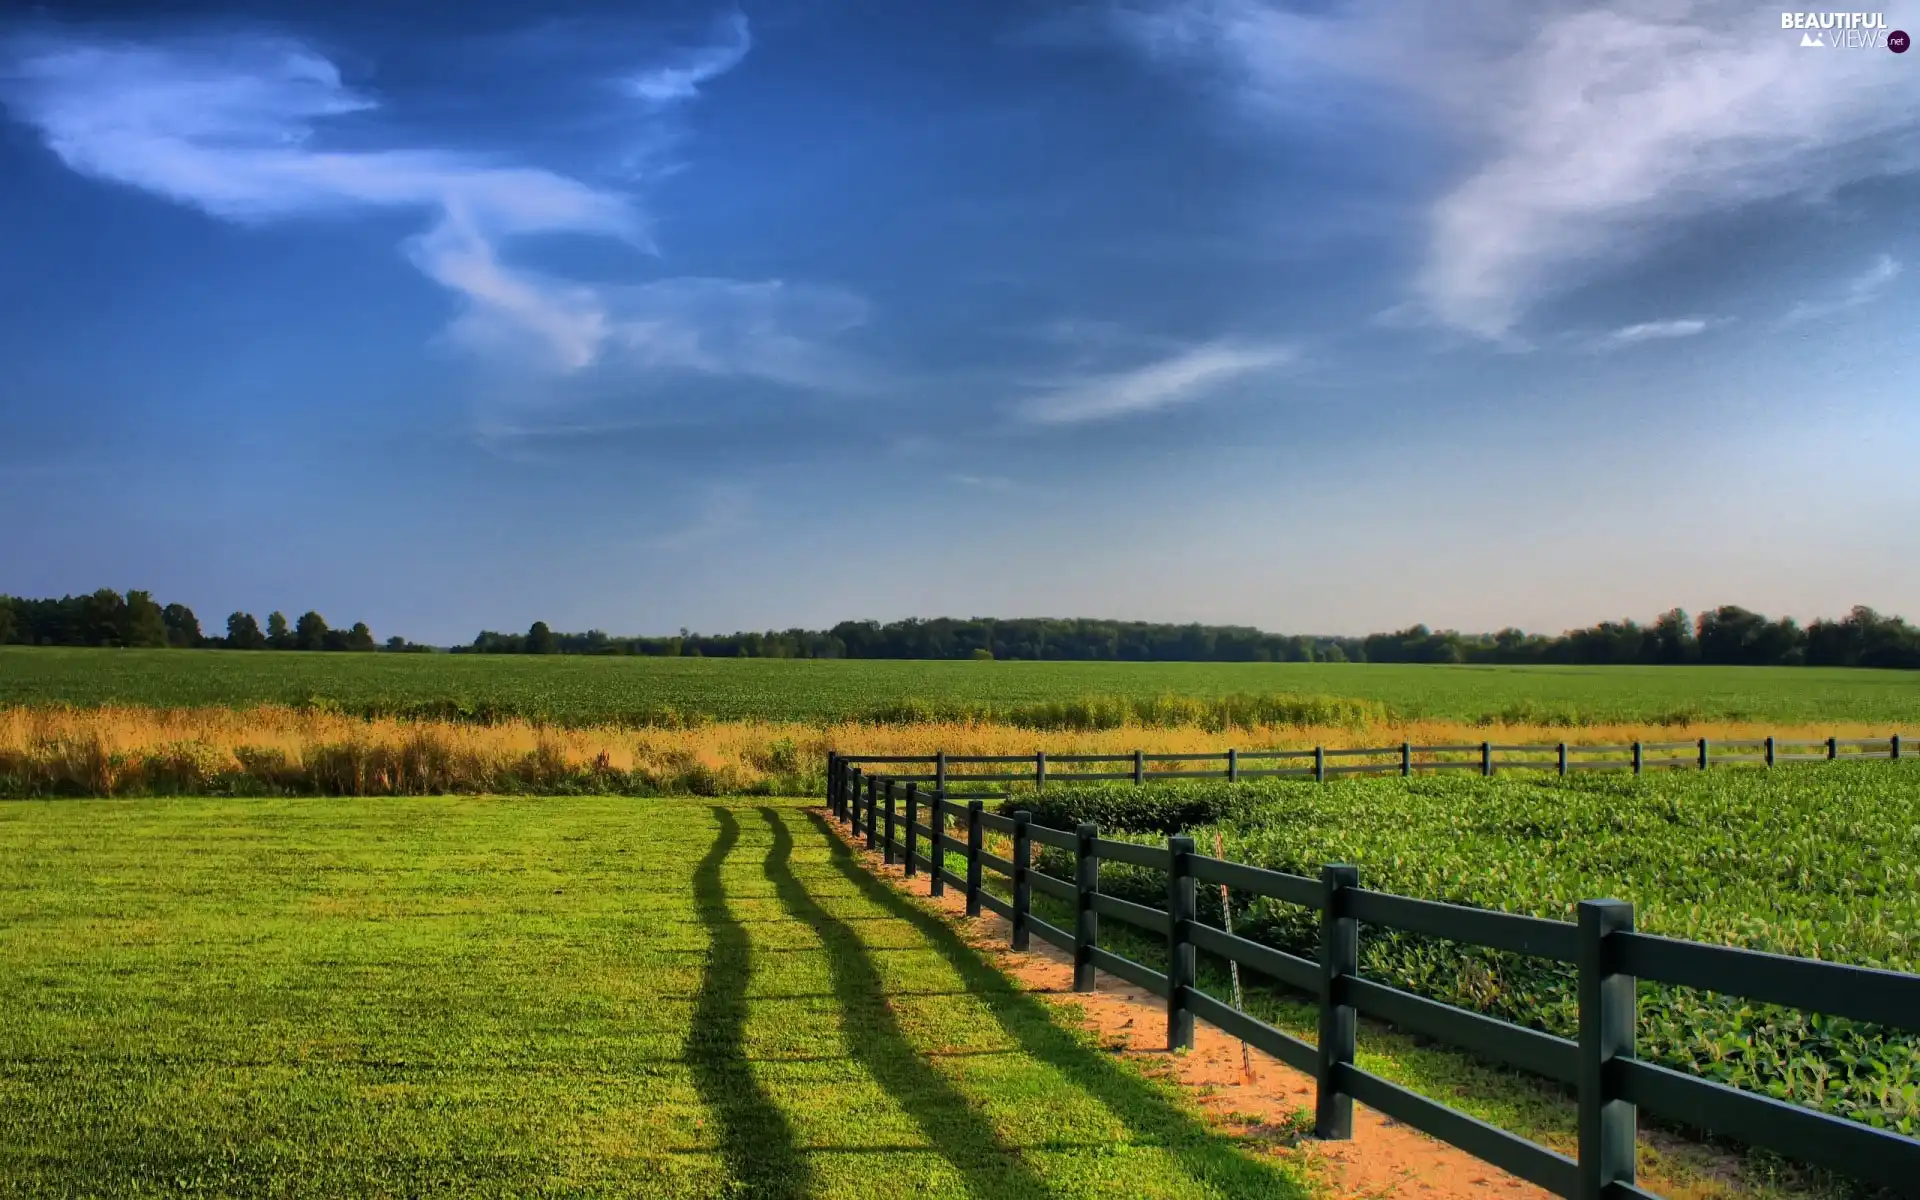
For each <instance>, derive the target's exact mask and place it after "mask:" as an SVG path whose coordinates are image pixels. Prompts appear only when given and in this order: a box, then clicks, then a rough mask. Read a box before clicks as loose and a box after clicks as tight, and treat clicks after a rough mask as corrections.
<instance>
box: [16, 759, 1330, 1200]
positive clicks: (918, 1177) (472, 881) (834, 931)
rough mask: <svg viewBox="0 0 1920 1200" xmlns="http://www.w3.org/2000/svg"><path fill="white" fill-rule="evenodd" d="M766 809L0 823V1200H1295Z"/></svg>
mask: <svg viewBox="0 0 1920 1200" xmlns="http://www.w3.org/2000/svg"><path fill="white" fill-rule="evenodd" d="M765 807H767V808H769V809H770V810H771V812H772V815H773V818H774V820H775V822H777V823H778V824H779V825H780V826H782V827H783V828H784V830H785V833H784V834H777V832H776V830H775V827H774V823H770V822H769V820H768V819H767V818H765V817H756V815H755V814H754V812H753V810H752V809H748V808H742V807H736V806H729V805H726V804H724V803H722V804H718V805H714V804H710V803H708V802H705V801H701V802H693V801H677V800H668V801H649V802H645V803H636V802H634V801H631V800H623V799H618V798H608V797H570V798H564V799H549V800H527V799H502V798H499V797H429V798H407V799H400V800H395V799H390V798H389V799H377V800H285V799H282V800H261V801H238V802H236V801H209V800H205V799H172V800H143V801H117V800H99V801H61V802H54V803H42V802H9V803H6V804H0V1012H4V1013H6V1017H7V1019H6V1020H4V1021H0V1195H8V1196H16V1195H17V1196H22V1197H52V1196H72V1195H113V1196H138V1197H149V1196H151V1197H159V1196H179V1195H185V1194H187V1193H190V1192H212V1193H218V1194H247V1195H265V1194H271V1195H277V1196H286V1197H307V1196H349V1197H358V1196H377V1197H389V1196H391V1197H399V1196H409V1197H441V1196H449V1197H450V1196H479V1197H499V1198H502V1200H504V1198H506V1197H517V1196H551V1197H561V1196H567V1197H571V1196H603V1195H625V1196H643V1197H662V1198H676V1200H677V1198H680V1197H717V1196H767V1195H774V1196H778V1195H800V1194H806V1195H810V1196H821V1197H826V1198H828V1200H834V1198H846V1197H859V1198H860V1200H882V1198H889V1200H890V1198H892V1197H903V1198H904V1197H908V1196H913V1197H919V1196H930V1197H935V1198H937V1200H945V1198H949V1197H956V1198H957V1197H961V1196H971V1195H976V1194H982V1193H988V1192H998V1193H1002V1194H1008V1195H1022V1194H1024V1195H1029V1196H1046V1197H1061V1198H1063V1200H1064V1198H1068V1197H1079V1196H1116V1197H1117V1196H1136V1195H1149V1196H1176V1195H1177V1196H1200V1197H1208V1196H1213V1197H1220V1196H1227V1195H1253V1196H1283V1197H1300V1196H1304V1195H1306V1194H1307V1192H1306V1190H1305V1188H1304V1186H1303V1185H1301V1184H1300V1183H1299V1182H1298V1172H1299V1170H1300V1168H1298V1167H1296V1166H1292V1165H1290V1164H1286V1163H1282V1162H1276V1161H1273V1160H1270V1159H1267V1158H1265V1157H1264V1156H1259V1157H1256V1153H1257V1152H1250V1151H1249V1150H1248V1149H1246V1148H1243V1146H1242V1145H1241V1144H1240V1143H1238V1142H1236V1141H1234V1140H1232V1139H1231V1138H1229V1137H1228V1136H1226V1135H1224V1134H1221V1133H1217V1132H1215V1131H1213V1130H1211V1129H1210V1128H1209V1127H1207V1126H1206V1125H1205V1124H1204V1123H1203V1122H1202V1120H1201V1119H1200V1118H1199V1117H1198V1116H1197V1115H1196V1113H1195V1112H1194V1111H1193V1110H1192V1109H1191V1108H1189V1107H1187V1106H1186V1105H1185V1104H1184V1102H1183V1101H1182V1100H1181V1099H1180V1098H1179V1097H1178V1096H1176V1095H1175V1094H1173V1093H1172V1092H1171V1091H1170V1090H1169V1089H1168V1087H1167V1086H1166V1085H1163V1084H1160V1083H1156V1082H1153V1081H1150V1080H1147V1079H1146V1078H1144V1077H1142V1076H1141V1075H1140V1074H1139V1073H1138V1072H1137V1071H1136V1069H1135V1068H1134V1067H1133V1066H1132V1065H1131V1064H1120V1063H1114V1062H1111V1061H1109V1060H1108V1059H1107V1058H1106V1057H1105V1056H1104V1055H1103V1054H1102V1053H1101V1051H1100V1050H1099V1049H1098V1048H1097V1046H1095V1045H1094V1044H1093V1043H1092V1040H1091V1039H1090V1038H1089V1037H1087V1036H1086V1035H1085V1034H1083V1033H1081V1032H1079V1031H1077V1030H1071V1029H1067V1028H1063V1027H1061V1026H1058V1025H1055V1024H1053V1022H1052V1019H1051V1014H1050V1010H1049V1009H1048V1008H1047V1007H1046V1006H1045V1005H1044V1004H1042V1003H1041V1002H1040V1001H1039V1000H1037V999H1034V998H1032V997H1023V996H1020V995H1018V994H1017V993H1014V992H1012V991H1011V989H1010V984H1009V983H1008V981H1007V980H1006V979H1005V978H1004V977H1003V976H1001V975H1000V974H999V973H998V972H996V971H995V970H993V968H992V967H991V966H990V964H988V963H987V962H986V961H985V960H984V959H982V958H981V957H980V956H979V955H978V954H976V953H975V952H974V951H973V950H971V949H970V948H968V947H967V946H966V945H965V943H964V942H962V941H960V940H959V939H958V938H957V936H956V935H954V934H953V932H952V931H951V930H949V929H946V928H945V927H944V926H943V925H942V924H941V923H940V922H938V921H937V919H935V918H932V917H930V916H928V915H927V914H925V913H923V912H920V911H919V910H918V909H917V908H915V907H914V906H913V905H911V904H910V903H904V902H901V901H899V899H898V898H897V897H891V896H887V897H876V896H875V894H874V893H873V892H872V891H871V890H870V889H869V888H868V887H867V886H866V883H867V882H868V881H865V880H859V879H856V878H855V877H853V876H851V875H849V873H848V868H849V867H850V861H849V860H848V858H847V856H846V853H845V851H844V850H836V847H837V845H838V843H837V842H836V841H835V840H834V839H832V837H831V835H830V834H829V833H828V831H826V830H825V829H824V828H822V829H819V830H818V836H815V835H814V832H813V827H810V826H808V825H805V824H800V823H799V822H798V820H797V818H796V817H795V816H794V815H793V814H794V813H795V812H796V811H797V806H795V805H793V804H791V803H790V802H772V803H769V804H766V805H765ZM802 894H804V898H802ZM789 902H793V903H798V904H801V905H802V907H803V908H804V909H805V911H807V912H808V913H809V915H812V916H815V917H816V918H817V917H819V914H825V918H824V920H817V921H815V922H812V923H810V922H808V921H802V920H797V919H795V918H794V917H793V915H792V913H790V912H789V911H788V907H787V906H788V903H789ZM816 910H817V911H816ZM836 972H838V974H836ZM849 988H852V989H853V992H854V993H858V994H857V996H855V1000H856V1004H855V1007H854V1008H853V1009H852V1010H850V1011H853V1012H855V1013H857V1014H858V1016H857V1017H850V1016H849V1015H848V1011H849V1010H843V1003H844V1002H846V1001H847V999H848V997H849V995H850V994H852V993H850V992H849ZM876 1014H884V1015H885V1020H886V1021H888V1022H890V1023H891V1024H890V1027H891V1029H892V1030H894V1031H895V1033H896V1034H897V1036H889V1038H888V1039H887V1040H886V1041H884V1042H881V1043H873V1042H872V1033H873V1025H872V1021H871V1020H870V1019H868V1018H869V1017H870V1016H871V1015H876ZM854 1036H858V1037H863V1038H867V1039H868V1041H869V1045H868V1046H867V1047H866V1048H864V1049H862V1048H861V1047H859V1046H857V1045H856V1044H854V1042H853V1041H852V1040H850V1039H851V1038H852V1037H854ZM882 1048H884V1049H885V1051H886V1052H887V1053H886V1059H887V1061H886V1063H884V1064H882V1066H883V1069H880V1070H876V1069H873V1067H871V1066H870V1065H869V1061H868V1060H869V1059H875V1058H877V1057H879V1055H880V1051H881V1049H882ZM863 1055H864V1056H865V1057H864V1058H863ZM909 1085H911V1087H912V1088H918V1089H920V1090H919V1092H918V1094H917V1095H910V1096H908V1097H907V1099H906V1101H903V1099H902V1096H901V1093H903V1092H906V1091H908V1090H909ZM930 1098H931V1099H930ZM932 1100H940V1101H941V1106H940V1107H938V1109H937V1111H938V1112H940V1113H941V1114H943V1116H945V1117H946V1119H948V1120H949V1124H947V1125H946V1126H944V1127H943V1129H942V1131H941V1135H940V1136H941V1138H945V1139H949V1140H947V1141H941V1140H937V1139H936V1138H934V1137H932V1136H929V1134H928V1132H927V1130H926V1129H925V1128H924V1127H923V1126H922V1124H921V1123H920V1122H919V1121H917V1120H916V1119H915V1112H916V1109H915V1106H916V1105H917V1106H921V1111H929V1110H934V1107H935V1106H934V1105H933V1104H932V1102H931V1101H932ZM956 1105H957V1106H958V1113H957V1115H954V1110H953V1106H956ZM956 1129H957V1130H959V1131H961V1133H955V1132H954V1131H955V1130H956ZM976 1131H985V1133H984V1135H983V1136H984V1137H985V1139H986V1140H983V1141H977V1142H969V1145H968V1146H967V1147H966V1149H968V1150H970V1151H971V1152H972V1153H974V1154H976V1155H978V1154H982V1153H985V1154H987V1155H999V1156H1001V1157H1005V1158H1008V1159H1009V1160H1010V1161H1012V1162H1014V1163H1018V1164H1023V1165H1024V1171H1015V1170H1010V1169H1009V1170H1003V1171H1002V1172H1001V1174H1000V1176H999V1177H998V1178H1000V1179H1002V1180H1004V1181H1006V1182H1007V1186H1006V1187H1004V1188H1001V1187H997V1186H995V1185H994V1184H993V1183H992V1182H979V1183H977V1184H976V1182H975V1180H976V1179H978V1180H986V1179H988V1178H989V1176H988V1175H986V1174H978V1175H976V1176H975V1177H970V1176H969V1175H968V1174H967V1172H966V1171H964V1170H962V1169H961V1168H960V1167H958V1166H956V1165H955V1164H954V1162H953V1161H951V1159H950V1157H949V1152H951V1153H952V1154H953V1155H954V1156H957V1157H964V1156H962V1155H961V1154H960V1148H958V1147H956V1146H954V1145H953V1143H952V1141H951V1140H950V1139H953V1138H957V1137H961V1136H968V1137H971V1135H972V1134H973V1133H974V1132H976ZM995 1144H997V1145H998V1146H999V1147H1002V1148H1004V1149H1003V1150H1000V1151H996V1150H994V1149H992V1147H993V1146H994V1145H995Z"/></svg>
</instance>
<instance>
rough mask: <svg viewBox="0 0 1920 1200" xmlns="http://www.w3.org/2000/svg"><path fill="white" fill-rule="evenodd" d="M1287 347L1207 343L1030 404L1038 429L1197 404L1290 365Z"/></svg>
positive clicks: (1026, 412)
mask: <svg viewBox="0 0 1920 1200" xmlns="http://www.w3.org/2000/svg"><path fill="white" fill-rule="evenodd" d="M1295 357H1296V352H1295V351H1294V350H1293V349H1292V348H1291V347H1289V346H1280V345H1271V344H1268V345H1240V344H1235V343H1231V342H1209V343H1207V344H1205V345H1201V346H1195V347H1192V348H1191V349H1187V350H1183V351H1181V352H1179V353H1176V354H1173V355H1170V356H1168V357H1166V358H1162V359H1159V360H1156V361H1154V362H1150V363H1148V364H1146V365H1145V366H1141V367H1136V368H1134V369H1132V370H1129V371H1118V372H1114V373H1112V374H1107V375H1102V376H1098V377H1095V378H1091V379H1084V380H1077V381H1074V382H1072V383H1069V384H1066V385H1064V386H1059V387H1056V388H1054V389H1053V390H1052V391H1050V392H1048V393H1047V394H1045V395H1042V396H1039V397H1036V398H1035V399H1033V400H1030V401H1028V402H1027V403H1026V404H1025V405H1023V406H1022V407H1021V409H1020V415H1021V416H1022V417H1023V418H1024V419H1025V420H1027V421H1029V422H1031V423H1033V424H1036V425H1074V424H1080V423H1083V422H1087V421H1104V420H1109V419H1112V418H1115V417H1123V416H1130V415H1133V414H1136V413H1143V412H1152V411H1155V410H1157V409H1162V408H1168V407H1171V406H1173V405H1177V404H1188V403H1192V402H1193V401H1195V400H1199V399H1201V398H1202V397H1204V396H1206V395H1207V394H1208V393H1210V392H1212V391H1213V390H1215V389H1216V388H1219V387H1222V386H1224V385H1226V384H1228V383H1231V382H1232V381H1234V380H1237V379H1241V378H1244V377H1246V376H1249V375H1252V374H1255V373H1258V372H1261V371H1267V370H1272V369H1273V368H1276V367H1280V366H1284V365H1286V364H1287V363H1290V362H1292V361H1293V360H1294V359H1295Z"/></svg>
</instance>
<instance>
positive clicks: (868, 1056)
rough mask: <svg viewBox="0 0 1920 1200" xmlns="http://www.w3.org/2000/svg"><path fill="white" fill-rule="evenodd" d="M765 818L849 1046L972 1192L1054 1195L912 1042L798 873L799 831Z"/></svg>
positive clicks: (869, 961) (765, 814) (838, 925)
mask: <svg viewBox="0 0 1920 1200" xmlns="http://www.w3.org/2000/svg"><path fill="white" fill-rule="evenodd" d="M760 816H761V818H762V819H763V820H765V821H766V823H767V827H768V828H769V829H771V830H772V831H773V845H772V847H771V848H770V849H769V850H768V851H767V879H768V881H769V882H771V883H772V884H773V889H774V892H775V894H776V895H778V896H779V897H780V902H781V904H782V905H784V906H785V907H786V910H787V911H788V912H789V913H791V914H792V915H793V917H794V919H795V920H797V921H800V922H801V923H803V924H805V925H807V926H808V927H809V928H811V929H812V930H813V931H814V933H815V934H816V935H817V936H818V937H819V938H820V942H821V945H822V946H823V947H825V949H826V953H827V962H828V967H829V970H830V971H831V973H832V976H833V991H834V995H835V996H836V997H837V998H838V999H839V1001H840V1003H839V1012H840V1026H841V1030H842V1036H843V1037H844V1039H845V1041H846V1046H847V1052H848V1053H849V1054H850V1055H851V1056H852V1057H853V1058H854V1059H855V1060H856V1061H858V1062H859V1063H860V1064H861V1065H862V1066H864V1067H865V1068H866V1069H867V1071H868V1073H869V1074H871V1075H872V1076H873V1078H874V1079H875V1080H876V1081H878V1082H879V1084H880V1086H881V1087H882V1088H884V1089H885V1090H886V1092H887V1094H888V1095H890V1096H892V1097H893V1099H894V1102H895V1103H897V1104H899V1105H900V1107H901V1108H902V1109H903V1110H905V1112H906V1113H907V1115H908V1116H910V1117H912V1118H913V1121H914V1123H915V1124H916V1125H918V1126H919V1127H920V1131H921V1132H922V1133H923V1134H925V1135H926V1138H927V1141H928V1142H929V1143H930V1144H931V1146H932V1148H933V1150H934V1151H935V1152H936V1153H938V1154H939V1155H940V1156H941V1157H942V1158H944V1159H946V1160H947V1162H948V1163H950V1164H951V1165H952V1166H953V1168H954V1169H955V1170H957V1171H958V1172H960V1174H961V1175H962V1176H963V1177H964V1178H965V1179H966V1181H967V1185H968V1188H969V1190H970V1191H971V1192H972V1193H973V1194H974V1195H977V1196H994V1197H999V1196H1047V1195H1050V1194H1052V1193H1051V1189H1049V1188H1048V1186H1047V1184H1046V1181H1045V1180H1044V1179H1042V1178H1041V1177H1040V1176H1039V1175H1037V1174H1036V1173H1035V1172H1034V1170H1033V1168H1032V1167H1031V1166H1030V1165H1028V1163H1027V1162H1026V1161H1025V1160H1024V1159H1023V1158H1022V1157H1021V1155H1020V1152H1019V1151H1018V1150H1017V1149H1015V1148H1014V1147H1012V1146H1009V1145H1008V1144H1007V1143H1006V1141H1005V1139H1003V1138H1002V1137H1001V1136H1000V1132H999V1130H997V1129H995V1128H994V1126H993V1123H992V1122H991V1121H989V1120H988V1119H987V1117H986V1116H985V1114H983V1113H981V1112H980V1111H979V1110H978V1109H976V1108H975V1107H974V1106H973V1103H972V1102H971V1101H970V1100H969V1099H968V1098H967V1097H966V1095H965V1094H964V1093H962V1092H961V1091H960V1090H959V1089H958V1088H956V1087H955V1086H954V1085H953V1083H952V1081H951V1080H949V1079H948V1078H947V1077H946V1076H945V1075H943V1074H941V1073H940V1072H939V1071H938V1070H936V1069H935V1068H934V1067H933V1065H932V1064H931V1063H930V1062H929V1061H928V1060H927V1059H926V1058H925V1057H924V1056H922V1055H921V1054H920V1052H919V1051H918V1050H916V1049H915V1048H914V1045H913V1043H912V1042H910V1041H908V1040H907V1036H906V1034H905V1033H904V1032H903V1031H902V1030H901V1028H900V1021H899V1018H898V1016H897V1015H895V1013H894V1010H893V1006H892V1004H891V1003H890V1002H889V996H888V993H887V991H886V988H885V981H884V980H882V979H881V977H880V971H879V968H878V967H876V966H875V965H874V961H873V958H872V956H871V955H870V954H869V953H868V951H867V947H866V944H865V942H864V941H863V940H862V938H861V936H860V934H858V933H857V932H855V930H854V927H853V926H851V925H849V924H847V923H846V922H844V921H842V920H841V919H840V918H838V917H836V916H834V915H833V914H831V913H829V912H828V911H827V910H826V909H825V908H823V907H822V906H821V905H820V902H819V901H817V900H815V899H814V898H813V894H812V893H811V892H809V891H807V889H806V885H804V884H802V883H801V882H800V877H799V876H797V875H795V874H794V873H793V862H792V859H793V835H792V833H791V832H789V831H788V829H787V823H786V821H785V820H784V819H782V817H781V815H780V813H779V812H778V811H777V810H775V809H772V808H762V809H760Z"/></svg>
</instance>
